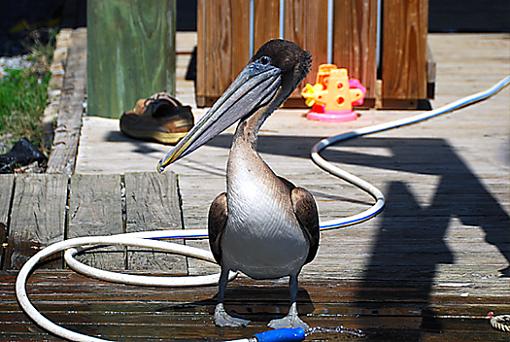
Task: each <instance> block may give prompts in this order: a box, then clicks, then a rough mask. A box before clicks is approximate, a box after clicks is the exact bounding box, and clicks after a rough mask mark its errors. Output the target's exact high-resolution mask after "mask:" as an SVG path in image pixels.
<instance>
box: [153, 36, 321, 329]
mask: <svg viewBox="0 0 510 342" xmlns="http://www.w3.org/2000/svg"><path fill="white" fill-rule="evenodd" d="M310 63H311V55H310V54H309V53H308V52H306V51H304V50H302V49H301V48H300V47H298V46H297V45H296V44H294V43H292V42H289V41H285V40H271V41H269V42H267V43H266V44H264V45H263V46H262V47H261V48H260V49H259V50H258V52H257V53H256V54H255V55H254V56H253V58H252V59H251V60H250V62H249V63H248V65H247V66H246V67H245V68H244V69H243V70H242V71H241V73H240V74H239V76H238V77H237V78H236V79H235V81H234V82H233V83H232V85H231V86H230V87H229V88H228V89H227V90H226V91H225V93H224V94H223V95H222V97H221V98H220V99H219V100H218V101H217V102H216V103H215V104H214V106H213V107H212V108H211V109H210V110H209V111H208V112H207V113H206V114H205V115H204V117H203V118H202V119H201V120H200V121H199V122H198V123H197V124H196V126H195V127H194V128H193V129H192V130H191V131H190V132H189V134H188V135H186V136H185V137H184V138H183V140H181V141H180V143H179V144H178V145H176V146H175V148H174V149H173V150H172V151H170V152H169V153H168V154H167V155H166V156H165V157H164V158H163V159H162V160H161V161H160V165H159V166H160V170H163V169H164V168H165V167H166V166H167V165H169V164H170V163H172V162H174V161H175V160H177V159H179V158H181V157H183V156H185V155H187V154H189V153H191V152H192V151H194V150H195V149H197V148H198V147H200V146H201V145H203V144H205V143H206V142H207V141H209V140H210V139H212V138H213V137H214V136H216V135H218V134H219V133H220V132H222V131H223V130H225V129H226V128H227V127H228V126H230V125H231V124H232V123H234V122H235V121H237V120H240V122H239V124H238V126H237V130H236V132H235V134H234V140H233V143H232V148H231V149H230V154H229V158H228V164H227V192H226V193H222V194H220V195H219V196H218V197H216V199H215V200H214V202H213V203H212V205H211V208H210V211H209V224H208V229H209V243H210V246H211V250H212V253H213V255H214V258H215V259H216V261H217V262H218V263H219V264H220V266H221V276H220V281H219V291H218V304H217V306H216V309H215V312H214V321H215V323H216V325H218V326H234V327H236V326H245V325H247V324H248V323H249V321H247V320H244V319H240V318H234V317H232V316H230V315H229V314H227V312H226V311H225V309H224V307H223V299H224V292H225V288H226V286H227V277H228V273H229V271H230V270H232V271H241V272H243V273H245V274H246V275H248V276H249V277H251V278H254V279H276V278H281V277H287V276H288V277H289V287H290V299H291V306H290V309H289V313H288V315H287V316H286V317H284V318H281V319H274V320H272V321H271V322H270V323H269V326H270V327H273V328H281V327H303V328H305V329H306V328H307V327H308V326H307V324H306V323H305V322H303V321H302V320H301V319H300V318H299V317H298V312H297V305H296V296H297V292H298V280H297V277H298V274H299V272H300V271H301V268H302V267H303V265H305V264H306V263H308V262H310V261H312V260H313V258H314V257H315V254H316V253H317V248H318V246H319V218H318V212H317V206H316V203H315V200H314V198H313V196H312V195H311V194H310V193H309V192H308V191H307V190H305V189H303V188H299V187H296V186H294V185H293V184H292V183H291V182H289V181H287V180H285V179H284V178H281V177H278V176H277V175H275V173H274V172H273V171H272V170H271V168H270V167H269V166H268V165H267V164H266V163H265V162H264V161H263V160H262V158H261V157H260V156H259V155H258V153H257V152H256V143H257V133H258V130H259V128H260V127H261V125H262V124H263V123H264V121H265V120H266V119H267V117H269V115H271V113H273V112H274V110H275V109H276V108H278V106H280V105H281V104H282V103H283V101H285V99H287V97H288V96H289V95H290V93H291V92H292V91H293V90H294V88H295V87H296V86H297V85H298V84H299V82H301V80H302V79H303V78H304V77H305V75H306V74H307V73H308V71H309V69H310Z"/></svg>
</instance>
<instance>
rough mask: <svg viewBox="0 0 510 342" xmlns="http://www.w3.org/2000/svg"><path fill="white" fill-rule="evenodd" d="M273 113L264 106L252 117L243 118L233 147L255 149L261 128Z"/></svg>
mask: <svg viewBox="0 0 510 342" xmlns="http://www.w3.org/2000/svg"><path fill="white" fill-rule="evenodd" d="M271 113H272V110H269V109H268V108H267V107H262V108H260V109H259V110H258V111H256V112H255V113H254V114H253V115H251V116H250V117H248V118H245V119H242V120H241V121H240V122H239V124H238V125H237V129H236V132H235V134H234V140H233V142H232V149H237V148H242V149H250V150H253V151H255V150H256V148H257V137H258V133H259V129H260V127H261V126H262V124H263V123H264V121H266V119H267V118H268V117H269V115H271Z"/></svg>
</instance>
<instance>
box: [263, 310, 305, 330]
mask: <svg viewBox="0 0 510 342" xmlns="http://www.w3.org/2000/svg"><path fill="white" fill-rule="evenodd" d="M267 326H268V327H270V328H273V329H281V328H303V329H304V330H305V331H306V330H308V328H309V326H308V324H306V323H305V322H303V321H302V320H301V318H299V316H298V312H297V308H296V303H292V305H291V306H290V309H289V314H288V315H287V316H285V317H283V318H278V319H273V320H271V322H269V324H268V325H267Z"/></svg>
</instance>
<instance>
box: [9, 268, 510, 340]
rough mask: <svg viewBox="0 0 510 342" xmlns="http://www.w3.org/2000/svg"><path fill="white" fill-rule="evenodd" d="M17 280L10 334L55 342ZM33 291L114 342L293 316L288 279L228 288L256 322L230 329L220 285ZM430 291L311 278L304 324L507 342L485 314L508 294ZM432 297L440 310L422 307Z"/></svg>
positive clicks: (72, 285) (302, 296)
mask: <svg viewBox="0 0 510 342" xmlns="http://www.w3.org/2000/svg"><path fill="white" fill-rule="evenodd" d="M56 279H59V282H60V284H59V296H58V298H55V295H54V290H55V289H54V287H53V283H54V282H55V280H56ZM13 280H14V274H13V273H8V274H5V275H4V276H3V277H2V278H0V290H2V293H4V300H3V304H2V305H1V306H0V331H2V333H1V334H2V336H4V337H5V338H11V339H13V340H19V339H22V338H24V339H34V338H41V337H45V338H49V339H51V340H53V338H52V337H51V336H47V335H46V336H45V335H39V334H34V333H36V332H39V331H40V329H39V328H37V327H35V326H34V325H33V323H32V322H30V321H29V320H27V319H26V316H24V315H23V314H22V313H21V312H20V311H19V307H18V306H17V304H16V301H15V299H14V293H13V290H12V288H11V287H10V284H11V283H12V281H13ZM28 289H29V293H32V294H33V295H32V296H31V297H32V298H33V300H34V301H35V303H36V305H37V306H38V307H39V308H40V310H41V311H42V312H43V313H44V314H45V315H47V316H48V317H49V318H51V319H53V320H55V321H56V322H58V323H61V324H64V325H66V326H68V327H70V328H72V329H75V330H77V331H80V332H83V333H88V334H99V333H100V334H101V336H102V337H103V338H109V339H115V340H118V339H123V340H137V341H138V340H150V341H153V340H158V339H170V340H172V341H202V340H204V338H212V339H213V340H225V339H233V338H241V337H248V336H250V335H252V334H253V333H256V332H260V331H263V330H265V329H266V327H265V324H266V323H267V321H269V320H270V319H272V318H274V317H277V316H280V315H281V314H282V313H284V312H286V311H287V306H288V293H287V288H286V283H285V282H277V283H276V284H275V283H274V282H268V281H253V280H249V279H240V280H236V281H234V282H233V283H232V284H230V285H229V289H228V290H227V293H226V308H227V310H229V311H230V312H232V313H235V314H238V315H241V316H243V317H247V318H249V319H251V320H252V324H250V326H249V327H248V328H243V329H232V328H229V329H222V328H216V327H214V325H213V323H212V315H211V314H212V312H213V310H214V304H215V303H214V300H213V297H214V295H215V292H216V288H215V287H214V286H206V287H199V288H184V289H172V290H171V291H168V289H165V288H151V287H148V288H144V289H143V291H140V288H139V287H135V286H123V285H115V284H109V283H105V282H101V281H95V280H92V279H90V278H85V277H83V276H80V275H77V274H75V273H72V272H70V271H58V272H51V273H49V272H44V271H39V272H36V273H35V274H34V276H33V277H32V279H31V281H30V285H29V287H28ZM428 291H429V289H428V286H427V284H426V283H425V284H424V283H421V282H419V281H416V282H413V283H407V284H406V285H402V284H399V283H398V277H397V278H396V279H395V280H394V281H392V282H378V281H372V282H369V283H367V282H359V281H352V280H344V281H340V280H336V281H333V282H331V281H317V280H304V281H302V282H301V288H300V291H299V294H298V300H299V302H300V310H301V312H302V313H303V315H304V316H305V320H307V321H308V322H309V323H310V324H311V325H313V326H322V327H335V326H337V325H340V324H342V325H344V326H346V327H351V328H359V329H362V330H363V331H364V332H365V333H366V334H367V337H368V339H369V340H376V341H390V340H391V341H418V340H420V341H466V340H469V341H475V340H476V341H505V339H506V338H507V335H506V334H504V333H501V332H498V331H496V330H493V329H492V328H491V327H490V325H489V323H488V321H487V319H485V318H484V317H485V315H486V310H495V311H508V310H510V303H509V302H508V301H507V302H504V301H501V300H502V296H504V293H503V289H501V290H500V291H499V292H495V293H481V294H480V295H478V296H476V297H472V296H469V297H462V296H458V295H457V293H456V291H455V290H454V289H453V290H452V289H451V288H449V287H443V288H440V289H436V290H435V291H433V292H432V293H429V292H428ZM424 295H428V296H429V299H430V302H432V303H437V304H430V303H429V302H425V301H423V296H424ZM77 296H78V297H77ZM360 298H363V299H360ZM480 302H483V304H480ZM444 303H448V305H445V304H444ZM453 317H455V318H453ZM7 322H9V323H7ZM92 323H93V324H92ZM307 340H309V341H319V340H347V341H352V340H353V338H352V337H351V336H349V335H345V334H317V335H312V336H311V337H310V338H309V339H307ZM361 340H364V339H361Z"/></svg>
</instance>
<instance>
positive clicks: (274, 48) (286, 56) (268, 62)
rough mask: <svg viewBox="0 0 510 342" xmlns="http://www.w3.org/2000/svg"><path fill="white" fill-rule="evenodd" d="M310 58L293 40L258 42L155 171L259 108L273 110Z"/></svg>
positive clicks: (292, 85) (286, 95)
mask: <svg viewBox="0 0 510 342" xmlns="http://www.w3.org/2000/svg"><path fill="white" fill-rule="evenodd" d="M311 60H312V58H311V55H310V53H309V52H307V51H304V50H303V49H301V48H300V47H299V46H297V45H296V44H295V43H293V42H289V41H286V40H282V39H274V40H270V41H268V42H267V43H265V44H264V45H262V47H261V48H260V49H259V50H258V51H257V53H256V54H255V55H254V56H253V57H252V58H251V60H250V61H249V63H248V65H246V67H245V68H244V69H243V70H242V71H241V73H240V74H239V75H238V76H237V78H236V79H235V80H234V82H232V84H231V85H230V87H228V89H227V90H226V91H225V93H223V95H222V96H221V97H220V98H219V99H218V101H216V103H215V104H214V105H213V106H212V108H211V109H209V111H207V113H205V114H204V116H203V117H202V118H201V119H200V120H199V121H198V122H197V123H196V124H195V126H194V127H193V128H192V129H191V130H190V131H189V133H188V134H187V135H186V136H185V137H184V138H182V140H181V141H180V142H179V143H178V144H177V145H176V146H175V147H174V148H173V149H172V150H170V151H169V152H168V153H167V154H166V155H165V156H164V157H163V158H162V159H161V160H160V161H159V165H158V170H159V171H160V172H162V171H163V170H164V169H165V168H166V167H167V166H168V165H170V164H171V163H173V162H175V161H176V160H178V159H180V158H182V157H184V156H186V155H188V154H190V153H191V152H193V151H194V150H196V149H197V148H199V147H200V146H202V145H203V144H205V143H207V142H208V141H209V140H211V139H212V138H214V137H215V136H217V135H218V134H220V133H221V132H223V131H224V130H225V129H227V128H228V127H229V126H230V125H232V124H233V123H234V122H236V121H238V120H240V119H242V118H246V117H249V116H250V115H252V114H253V113H255V112H256V111H257V110H258V109H260V108H261V107H267V112H268V113H271V112H273V111H274V110H275V109H276V108H278V107H279V106H280V105H281V104H282V103H283V102H284V101H285V100H286V99H287V97H289V95H290V94H291V92H292V91H293V90H294V89H295V88H296V86H297V85H298V84H299V82H301V80H303V78H304V77H305V76H306V74H307V73H308V71H309V70H310V64H311Z"/></svg>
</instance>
